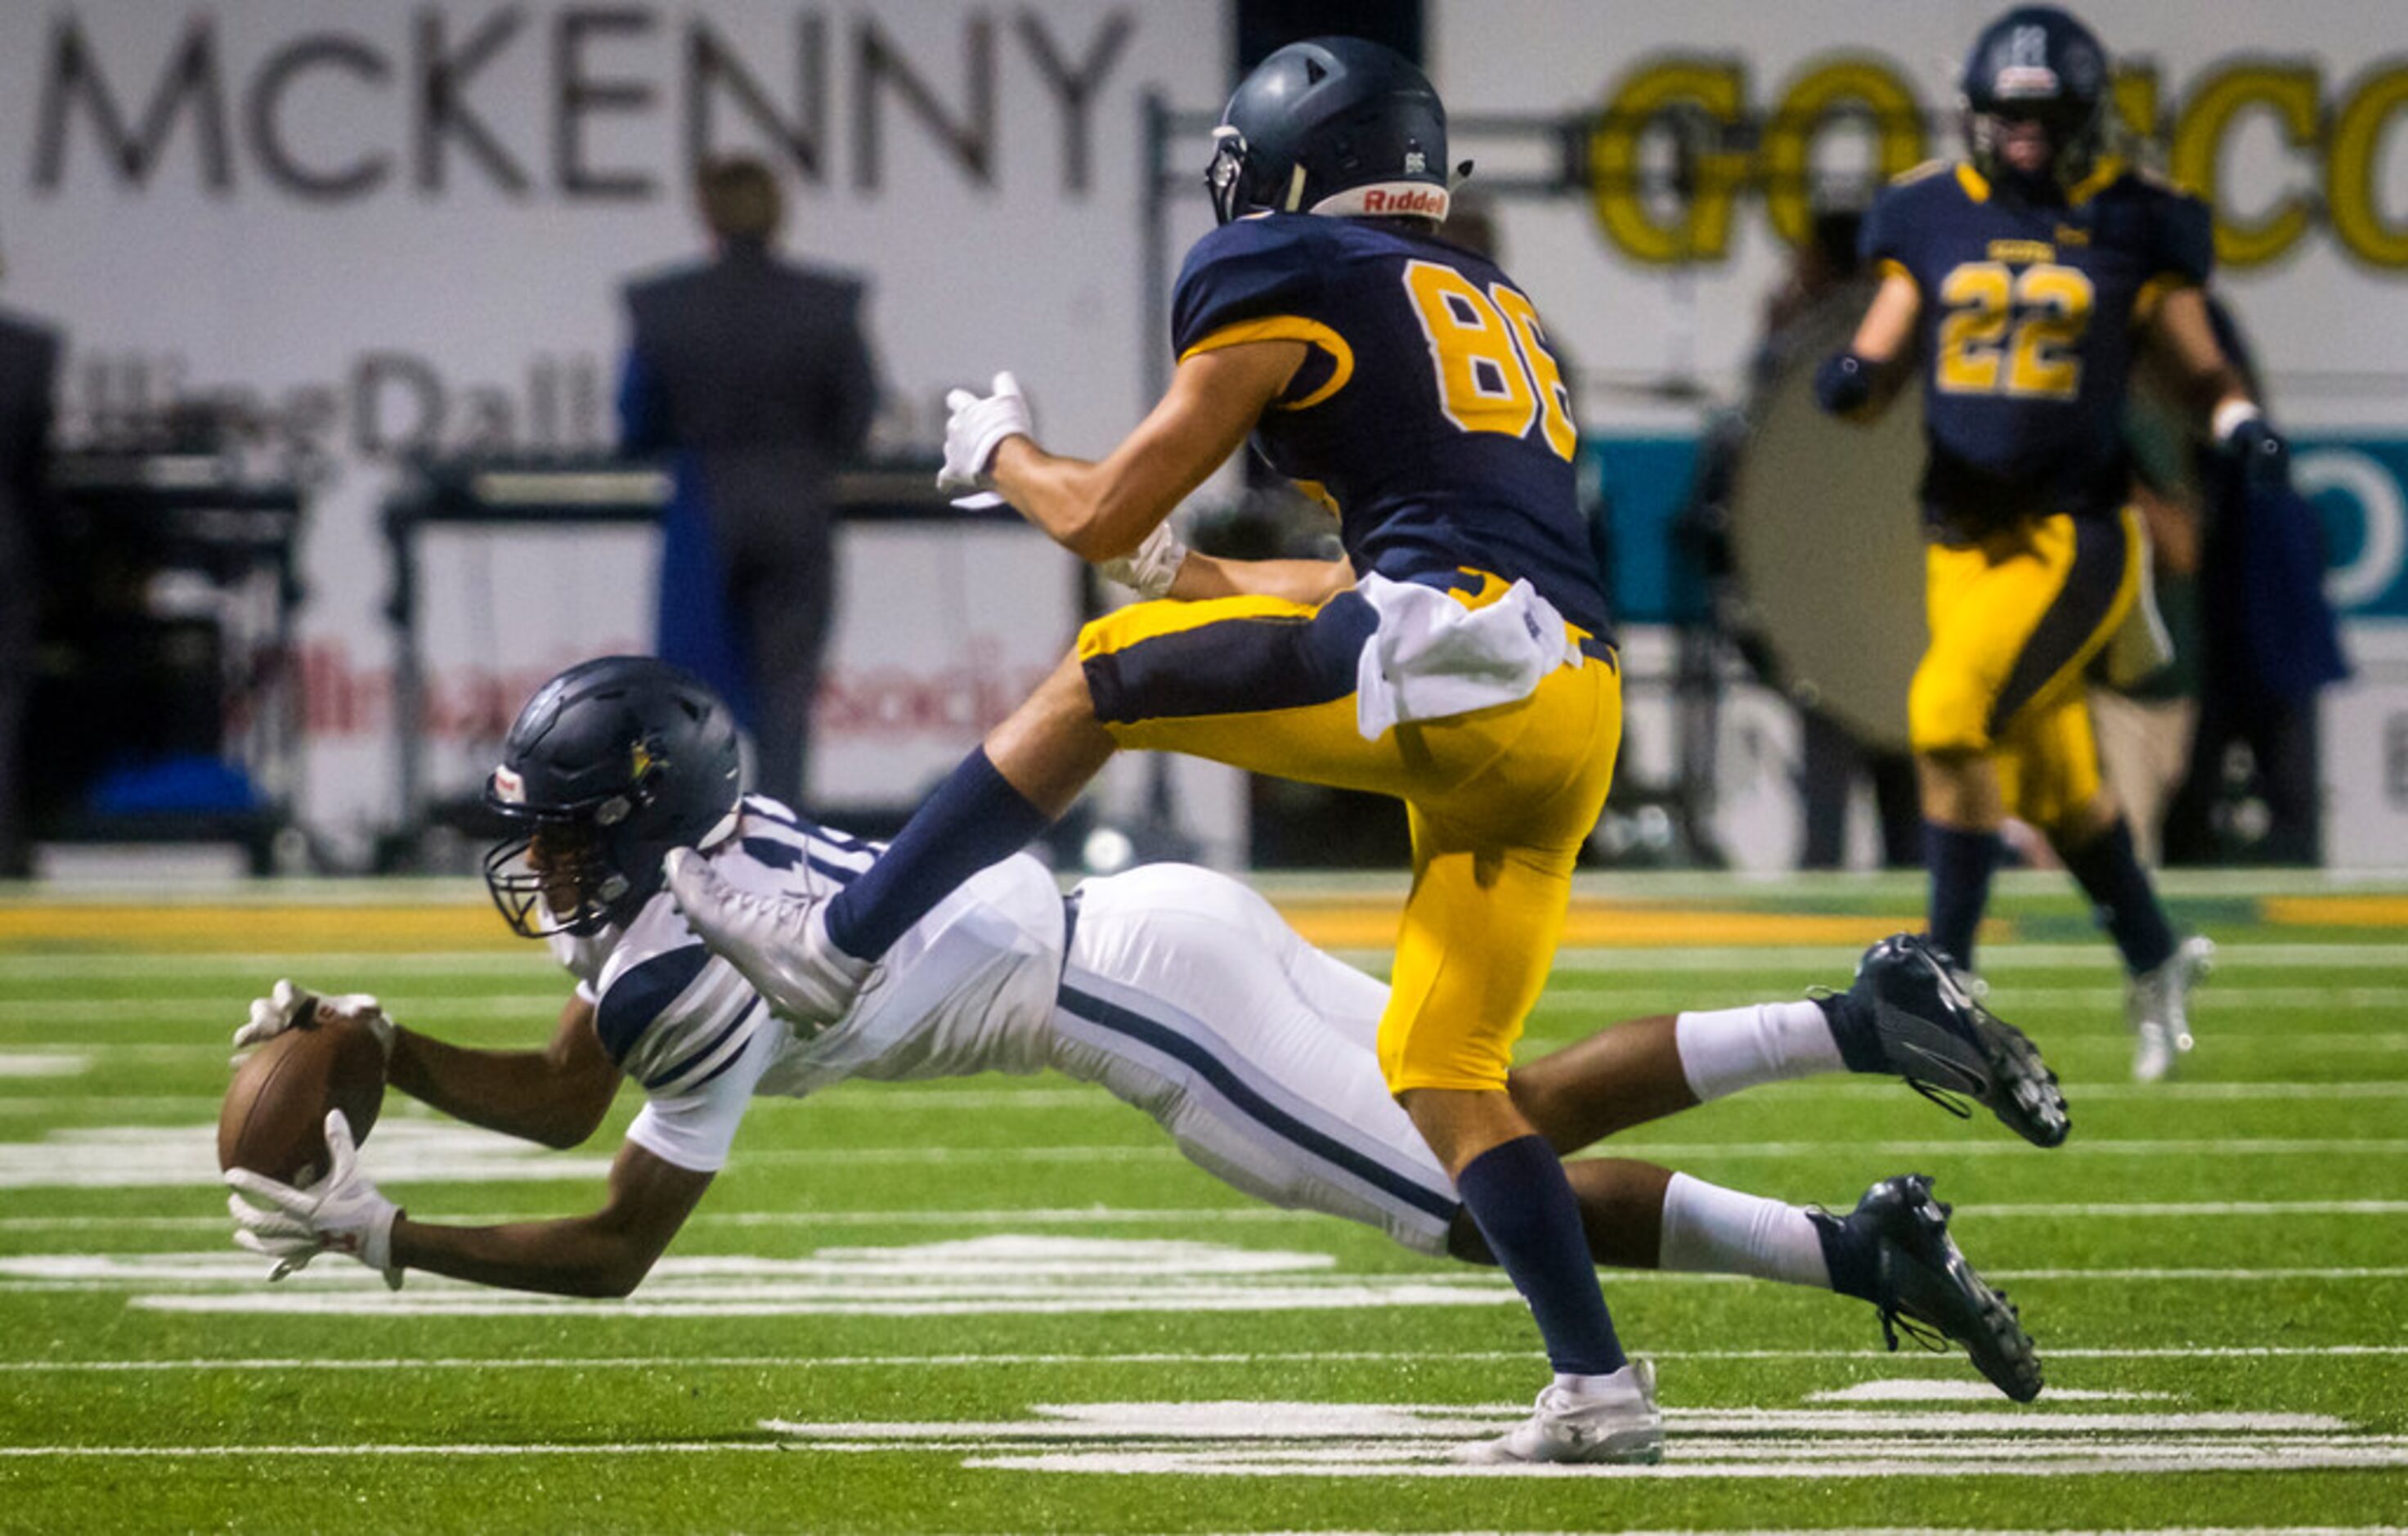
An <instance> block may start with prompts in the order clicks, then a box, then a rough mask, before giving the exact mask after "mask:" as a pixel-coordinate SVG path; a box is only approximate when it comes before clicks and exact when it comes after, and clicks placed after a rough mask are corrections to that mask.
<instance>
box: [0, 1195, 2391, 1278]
mask: <svg viewBox="0 0 2408 1536" xmlns="http://www.w3.org/2000/svg"><path fill="white" fill-rule="evenodd" d="M553 1214H557V1213H552V1212H541V1211H521V1212H500V1213H489V1215H488V1216H487V1217H486V1219H488V1220H491V1221H495V1222H509V1221H540V1220H543V1219H545V1218H546V1217H547V1216H549V1215H553ZM2403 1215H2408V1200H2166V1201H2161V1202H2157V1203H2150V1202H2145V1201H2138V1200H2123V1201H2117V1200H2105V1201H2099V1200H2063V1201H2059V1200H2034V1201H2028V1202H2022V1203H2014V1204H1998V1205H1991V1204H1981V1205H1972V1204H1968V1205H1960V1206H1958V1207H1957V1218H1958V1219H1960V1220H1961V1219H1963V1218H1965V1217H1968V1216H1980V1217H1984V1218H1999V1217H2003V1218H2010V1219H2012V1218H2017V1217H2032V1218H2040V1219H2048V1220H2094V1219H2095V1220H2105V1221H2127V1220H2133V1219H2142V1220H2147V1219H2164V1220H2182V1221H2200V1220H2222V1219H2233V1220H2241V1219H2259V1218H2273V1217H2296V1216H2403ZM1331 1219H1333V1218H1331V1217H1328V1216H1325V1215H1323V1214H1321V1213H1319V1212H1315V1211H1283V1210H1280V1209H1277V1208H1275V1207H1272V1206H1268V1205H1230V1206H1190V1207H1169V1208H1162V1209H1141V1208H1129V1209H1119V1208H1111V1207H1101V1206H1069V1207H1058V1208H1046V1207H1027V1208H1022V1207H1013V1206H1001V1207H988V1208H985V1209H982V1210H971V1211H931V1210H898V1211H725V1212H712V1211H708V1210H706V1211H700V1212H697V1213H695V1214H694V1215H693V1216H692V1217H690V1218H688V1221H687V1225H688V1226H689V1227H802V1228H807V1229H808V1228H812V1227H1009V1226H1014V1225H1021V1226H1029V1227H1173V1228H1193V1227H1197V1226H1199V1225H1210V1226H1280V1225H1285V1224H1289V1223H1298V1222H1301V1223H1317V1222H1324V1221H1328V1220H1331ZM225 1225H226V1223H225V1218H224V1217H222V1216H206V1215H205V1216H92V1215H65V1216H0V1232H52V1231H57V1232H86V1231H91V1232H109V1231H128V1232H142V1231H163V1232H174V1231H183V1232H215V1231H219V1230H222V1229H223V1228H224V1227H225ZM1614 1272H1615V1273H1616V1274H1617V1275H1620V1274H1621V1273H1623V1271H1620V1270H1616V1271H1614Z"/></svg>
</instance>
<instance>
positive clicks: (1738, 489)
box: [1728, 297, 1930, 750]
mask: <svg viewBox="0 0 2408 1536" xmlns="http://www.w3.org/2000/svg"><path fill="white" fill-rule="evenodd" d="M1862 310H1863V304H1862V300H1861V298H1860V297H1859V298H1857V299H1856V300H1854V301H1852V302H1848V303H1844V304H1831V305H1826V306H1824V307H1823V308H1821V309H1817V310H1814V311H1812V312H1810V313H1809V314H1807V315H1805V316H1803V317H1801V318H1800V319H1799V321H1797V322H1796V323H1795V324H1794V326H1793V327H1792V328H1790V329H1789V330H1788V331H1787V332H1785V335H1784V337H1783V338H1782V339H1783V342H1784V350H1785V353H1786V357H1787V361H1786V363H1785V365H1784V366H1782V367H1781V369H1780V371H1779V372H1777V373H1776V374H1775V375H1774V377H1773V379H1772V381H1771V382H1770V384H1768V385H1766V386H1765V387H1764V388H1763V390H1762V391H1761V392H1760V393H1759V394H1758V395H1756V398H1755V399H1754V400H1753V401H1751V402H1750V405H1749V410H1748V418H1749V430H1748V432H1747V435H1746V437H1745V438H1744V439H1743V441H1742V445H1741V447H1740V450H1739V460H1738V464H1737V466H1736V467H1735V469H1734V471H1733V478H1732V486H1731V493H1730V499H1729V523H1728V538H1729V541H1730V552H1731V566H1732V575H1733V577H1734V578H1735V579H1736V581H1737V582H1738V584H1739V587H1740V593H1739V599H1740V600H1739V611H1738V612H1737V613H1735V614H1734V615H1733V617H1734V619H1735V620H1736V621H1737V623H1738V624H1739V626H1740V627H1742V628H1743V629H1746V630H1749V631H1752V632H1753V633H1754V634H1755V635H1756V638H1757V639H1760V640H1761V641H1762V643H1763V646H1764V648H1765V649H1766V650H1767V651H1768V652H1769V653H1770V658H1771V661H1772V664H1773V668H1774V681H1775V682H1777V683H1778V684H1779V685H1780V686H1781V687H1782V688H1783V689H1784V690H1785V691H1786V692H1787V693H1788V695H1789V696H1790V698H1791V699H1792V700H1793V701H1795V702H1796V703H1797V704H1798V705H1799V706H1800V707H1801V708H1805V709H1812V710H1815V711H1819V712H1821V713H1823V714H1825V715H1828V716H1829V717H1830V718H1831V719H1833V720H1834V721H1836V722H1837V723H1838V724H1839V725H1842V726H1843V727H1844V728H1845V729H1846V730H1847V731H1848V732H1849V733H1850V734H1852V735H1854V736H1855V737H1856V738H1857V739H1859V740H1860V741H1862V742H1863V743H1864V744H1865V745H1867V746H1869V747H1878V748H1894V749H1900V750H1902V749H1904V748H1905V746H1906V744H1907V726H1906V695H1907V687H1908V685H1909V683H1910V682H1913V680H1914V668H1915V663H1916V662H1917V661H1919V660H1920V659H1921V658H1922V655H1923V651H1924V647H1925V645H1926V644H1927V643H1928V640H1929V638H1930V637H1929V630H1928V627H1927V625H1926V624H1925V622H1924V612H1923V603H1924V596H1923V593H1924V565H1923V533H1922V513H1921V510H1920V507H1919V501H1918V497H1917V495H1916V484H1917V481H1918V480H1919V479H1920V477H1921V475H1922V471H1923V409H1922V400H1921V395H1920V393H1919V389H1918V388H1917V387H1916V386H1914V385H1910V386H1909V387H1907V388H1906V389H1904V390H1901V391H1900V392H1899V396H1898V398H1897V399H1895V400H1893V401H1891V402H1890V406H1889V409H1888V410H1887V411H1885V413H1884V414H1883V415H1882V417H1881V419H1880V420H1878V421H1876V422H1874V423H1871V424H1869V425H1865V424H1859V423H1854V422H1843V421H1840V420H1838V419H1836V418H1834V417H1831V416H1828V415H1826V414H1825V413H1824V411H1823V410H1822V409H1821V408H1820V407H1819V406H1817V405H1816V404H1815V403H1814V387H1813V386H1814V378H1813V376H1814V368H1815V366H1816V365H1817V364H1819V363H1820V362H1821V361H1822V360H1823V359H1824V358H1825V357H1828V356H1829V355H1830V354H1831V353H1832V352H1836V351H1838V350H1839V349H1840V348H1842V347H1843V346H1845V345H1846V344H1847V342H1848V339H1849V337H1850V336H1851V335H1852V334H1853V332H1854V330H1855V328H1856V321H1857V319H1858V317H1859V316H1860V315H1861V313H1862Z"/></svg>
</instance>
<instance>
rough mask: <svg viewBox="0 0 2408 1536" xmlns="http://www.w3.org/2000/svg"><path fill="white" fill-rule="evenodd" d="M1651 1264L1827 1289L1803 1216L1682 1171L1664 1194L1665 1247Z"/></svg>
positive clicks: (1809, 1223) (1809, 1221) (1818, 1242)
mask: <svg viewBox="0 0 2408 1536" xmlns="http://www.w3.org/2000/svg"><path fill="white" fill-rule="evenodd" d="M1656 1263H1657V1264H1659V1265H1661V1266H1662V1267H1663V1268H1665V1269H1667V1270H1683V1271H1684V1272H1688V1273H1694V1274H1743V1275H1751V1276H1753V1277H1755V1278H1756V1279H1758V1280H1779V1281H1784V1282H1785V1283H1787V1284H1789V1285H1814V1286H1818V1287H1820V1288H1821V1289H1824V1290H1829V1289H1830V1288H1831V1271H1830V1270H1829V1269H1828V1267H1827V1266H1826V1265H1825V1264H1824V1262H1823V1240H1822V1239H1821V1238H1819V1237H1817V1236H1815V1234H1814V1223H1813V1218H1812V1217H1810V1216H1808V1215H1807V1214H1806V1213H1805V1212H1803V1211H1801V1210H1799V1208H1798V1207H1796V1206H1794V1205H1785V1204H1783V1203H1782V1202H1781V1201H1779V1200H1768V1199H1764V1198H1763V1197H1762V1196H1759V1195H1742V1194H1741V1193H1740V1192H1739V1191H1738V1190H1736V1189H1725V1188H1723V1187H1722V1186H1721V1185H1719V1184H1708V1183H1706V1182H1705V1181H1704V1180H1703V1179H1693V1178H1691V1177H1689V1176H1688V1175H1687V1174H1685V1173H1675V1174H1673V1175H1672V1182H1671V1184H1669V1185H1667V1186H1666V1188H1665V1190H1664V1244H1663V1248H1662V1251H1661V1252H1660V1253H1659V1254H1658V1255H1657V1256H1656Z"/></svg>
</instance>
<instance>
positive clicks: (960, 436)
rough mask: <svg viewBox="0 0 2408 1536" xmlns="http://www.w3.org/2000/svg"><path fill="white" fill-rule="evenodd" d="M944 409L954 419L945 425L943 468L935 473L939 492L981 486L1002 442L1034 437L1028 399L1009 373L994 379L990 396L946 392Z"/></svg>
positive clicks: (961, 391)
mask: <svg viewBox="0 0 2408 1536" xmlns="http://www.w3.org/2000/svg"><path fill="white" fill-rule="evenodd" d="M945 409H948V410H950V411H952V412H953V415H952V416H951V417H949V418H947V420H946V422H945V467H944V468H942V469H940V470H939V471H938V472H937V489H938V490H939V491H973V490H977V489H978V488H980V487H981V486H983V485H984V484H986V472H987V470H988V468H989V467H992V466H993V465H994V463H995V451H996V449H998V448H1000V447H1002V446H1003V439H1004V438H1009V437H1011V436H1013V435H1015V434H1017V435H1019V436H1021V437H1034V436H1036V433H1037V426H1036V422H1035V419H1034V418H1033V417H1031V416H1030V414H1029V411H1028V396H1027V395H1023V394H1022V393H1020V380H1017V379H1014V378H1013V377H1012V376H1011V375H1010V374H1008V373H998V374H996V376H995V393H994V394H992V395H976V394H973V393H971V392H970V391H968V390H966V389H957V390H952V391H949V392H948V393H947V394H946V395H945Z"/></svg>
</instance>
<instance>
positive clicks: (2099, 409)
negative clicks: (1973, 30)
mask: <svg viewBox="0 0 2408 1536" xmlns="http://www.w3.org/2000/svg"><path fill="white" fill-rule="evenodd" d="M1863 248H1864V254H1865V256H1866V259H1867V260H1868V261H1869V262H1873V263H1877V264H1879V266H1881V268H1882V270H1883V271H1884V272H1885V273H1900V272H1902V273H1904V274H1905V275H1906V276H1907V277H1909V278H1911V279H1913V280H1914V285H1915V287H1916V289H1917V290H1918V291H1919V292H1920V293H1921V294H1922V298H1923V309H1922V318H1921V330H1922V335H1921V337H1920V340H1921V347H1920V355H1921V358H1922V366H1923V368H1924V370H1925V371H1924V386H1925V389H1924V405H1923V410H1924V429H1925V433H1926V436H1927V437H1928V439H1929V446H1930V460H1929V463H1928V467H1927V468H1926V470H1925V475H1924V487H1923V495H1924V506H1925V510H1926V513H1927V515H1928V516H1930V517H1931V518H1933V519H1934V520H1936V521H1938V522H1940V523H1942V524H1946V525H1949V526H1952V527H1955V528H1957V529H1958V530H1959V531H1962V532H1967V533H1978V532H1979V531H1981V530H1982V529H1983V528H1985V527H1989V526H1995V525H1997V524H2000V523H2004V522H2010V521H2013V520H2014V519H2016V518H2019V517H2027V516H2035V515H2044V514H2046V513H2051V512H2069V513H2072V514H2073V515H2075V516H2088V517H2112V516H2113V515H2114V513H2115V511H2116V510H2117V509H2119V508H2120V507H2122V506H2123V504H2124V501H2125V498H2126V495H2128V492H2129V489H2130V481H2131V468H2130V465H2129V463H2128V460H2127V458H2126V455H2125V450H2124V439H2123V409H2124V395H2125V391H2126V388H2127V386H2128V382H2129V380H2130V375H2131V366H2132V356H2133V352H2134V350H2135V346H2136V343H2137V340H2138V337H2139V333H2140V330H2141V328H2142V327H2143V326H2144V325H2146V324H2147V323H2148V321H2149V318H2150V316H2151V314H2152V313H2153V312H2154V310H2155V309H2156V307H2157V302H2158V301H2159V300H2160V299H2162V298H2163V297H2164V296H2165V294H2167V293H2168V292H2169V291H2171V290H2172V289H2175V288H2180V287H2188V286H2196V285H2199V284H2201V283H2204V282H2205V281H2206V280H2207V278H2208V273H2209V270H2210V268H2211V267H2212V266H2214V232H2213V229H2212V227H2211V222H2210V219H2209V215H2208V210H2207V207H2206V205H2205V204H2203V203H2201V202H2200V200H2199V199H2198V198H2196V197H2192V196H2189V195H2187V194H2184V193H2180V192H2177V191H2175V190H2174V189H2173V188H2171V187H2170V186H2168V185H2166V184H2164V183H2162V182H2159V181H2157V180H2155V179H2151V178H2149V177H2146V176H2143V175H2141V174H2139V173H2136V172H2132V171H2129V170H2127V169H2125V168H2124V167H2122V166H2121V165H2117V164H2115V163H2114V162H2109V163H2107V164H2104V165H2101V166H2100V169H2099V171H2098V172H2097V173H2095V174H2094V175H2092V176H2091V177H2090V179H2088V180H2086V181H2085V182H2084V183H2082V184H2081V185H2080V186H2077V187H2074V188H2072V189H2071V191H2070V192H2069V193H2068V194H2066V196H2065V197H2064V199H2063V200H2062V201H2057V200H2054V199H2051V200H2039V199H2031V198H2026V197H2023V196H2020V195H2016V194H2013V193H2011V192H2009V191H2007V190H2005V189H2003V188H1994V187H1993V186H1991V185H1990V183H1988V182H1987V181H1985V180H1984V179H1983V178H1982V177H1981V176H1980V175H1979V174H1977V173H1976V172H1975V171H1973V169H1972V168H1971V167H1970V166H1967V165H1949V164H1945V163H1941V162H1934V163H1932V164H1931V165H1927V166H1924V167H1922V168H1920V169H1918V170H1914V171H1910V172H1908V173H1907V174H1906V175H1905V176H1903V177H1901V178H1899V180H1898V181H1897V182H1896V183H1894V184H1893V185H1892V186H1891V187H1890V188H1889V189H1888V190H1887V191H1885V193H1884V194H1882V196H1881V198H1880V200H1879V201H1877V202H1875V203H1874V205H1873V207H1872V209H1871V212H1870V213H1869V214H1868V215H1867V216H1866V219H1865V227H1864V235H1863Z"/></svg>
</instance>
